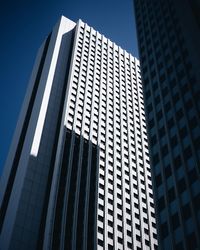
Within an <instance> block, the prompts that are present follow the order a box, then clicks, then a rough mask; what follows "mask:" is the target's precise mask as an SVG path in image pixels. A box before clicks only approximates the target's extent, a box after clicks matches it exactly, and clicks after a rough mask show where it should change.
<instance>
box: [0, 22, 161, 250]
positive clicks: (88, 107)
mask: <svg viewBox="0 0 200 250" xmlns="http://www.w3.org/2000/svg"><path fill="white" fill-rule="evenodd" d="M0 198H1V217H0V222H1V224H0V225H1V234H0V241H1V244H2V246H3V249H20V250H21V249H36V248H38V249H42V248H43V249H135V250H138V249H157V232H156V220H155V211H154V201H153V192H152V183H151V169H150V165H149V153H148V141H147V132H146V122H145V113H144V101H143V90H142V83H141V78H140V64H139V61H138V60H137V59H136V58H134V57H133V56H131V55H130V54H129V53H127V52H126V51H125V50H123V49H121V48H120V47H119V46H117V45H116V44H115V43H113V42H111V41H110V40H109V39H107V38H105V37H104V36H103V35H101V34H100V33H99V32H97V31H95V30H94V29H93V28H91V27H89V26H88V25H87V24H85V23H83V22H82V21H81V20H79V21H78V22H77V23H74V22H72V21H70V20H69V19H66V18H65V17H62V18H61V20H60V21H59V23H58V24H57V25H56V26H55V28H54V29H53V31H52V33H51V34H50V35H49V37H48V38H47V39H46V41H45V43H44V45H42V47H41V49H40V51H39V54H38V57H37V59H36V63H35V66H34V70H33V73H32V77H31V80H30V84H29V89H28V91H27V95H26V98H25V102H24V105H23V108H22V113H21V115H20V118H19V122H18V125H17V129H16V133H15V136H14V140H13V144H12V146H11V150H10V154H9V157H8V160H7V164H6V166H5V170H4V174H3V178H2V182H1V196H0Z"/></svg>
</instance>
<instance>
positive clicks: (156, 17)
mask: <svg viewBox="0 0 200 250" xmlns="http://www.w3.org/2000/svg"><path fill="white" fill-rule="evenodd" d="M134 7H135V17H136V26H137V33H138V44H139V52H140V62H141V72H142V73H141V74H142V78H143V85H144V97H145V106H146V111H147V112H146V113H147V116H146V119H147V125H148V135H149V141H150V144H149V146H150V159H151V168H152V173H153V180H154V194H155V204H156V211H157V213H156V214H157V224H158V229H159V230H158V232H159V246H160V249H177V250H178V249H181V250H182V249H200V175H199V174H200V173H199V166H200V46H199V45H200V19H199V17H200V15H199V13H200V5H199V1H195V0H191V1H189V0H181V1H180V0H176V1H172V0H150V1H148V0H141V1H140V0H135V1H134Z"/></svg>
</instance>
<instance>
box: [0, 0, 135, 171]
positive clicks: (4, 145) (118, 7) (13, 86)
mask: <svg viewBox="0 0 200 250" xmlns="http://www.w3.org/2000/svg"><path fill="white" fill-rule="evenodd" d="M61 15H64V16H66V17H68V18H69V19H71V20H73V21H75V22H76V21H77V20H78V19H82V21H84V22H86V23H88V25H89V26H92V27H93V28H94V29H95V30H98V31H99V32H100V33H102V34H104V35H105V36H106V37H107V38H109V39H111V40H112V41H113V42H115V43H116V44H117V45H120V46H121V47H122V48H123V49H126V50H127V51H128V52H130V53H131V54H132V55H134V56H136V57H138V49H137V42H136V33H135V24H134V11H133V4H132V0H48V1H47V0H46V1H42V0H18V1H15V0H12V1H11V0H7V1H4V4H2V3H1V8H0V30H1V43H0V79H1V83H0V95H1V96H0V117H1V119H0V174H1V171H2V167H3V165H4V162H5V159H6V156H7V153H8V149H9V146H10V143H11V140H12V136H13V133H14V129H15V126H16V123H17V119H18V115H19V112H20V108H21V105H22V102H23V98H24V95H25V91H26V88H27V84H28V80H29V77H30V74H31V70H32V67H33V63H34V59H35V56H36V53H37V49H38V48H39V47H40V45H41V43H42V42H43V40H44V39H45V37H46V36H47V35H48V33H49V32H50V31H51V29H52V27H53V26H54V25H55V23H56V22H57V21H58V19H59V17H60V16H61Z"/></svg>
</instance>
